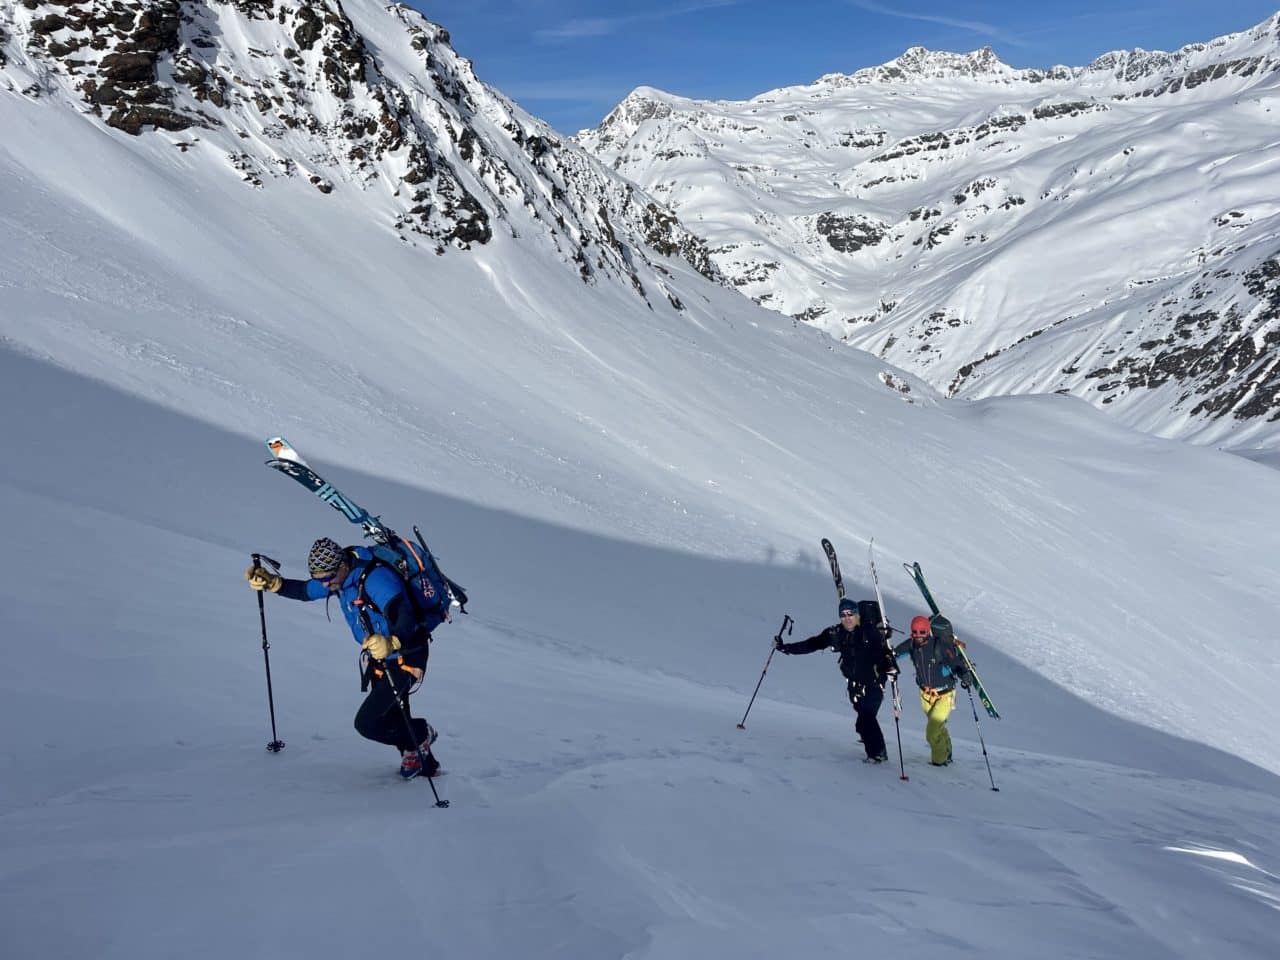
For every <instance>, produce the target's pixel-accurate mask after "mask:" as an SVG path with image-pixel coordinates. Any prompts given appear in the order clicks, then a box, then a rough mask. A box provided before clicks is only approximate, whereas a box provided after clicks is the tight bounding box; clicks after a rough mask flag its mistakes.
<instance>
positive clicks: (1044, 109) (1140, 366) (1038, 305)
mask: <svg viewBox="0 0 1280 960" xmlns="http://www.w3.org/2000/svg"><path fill="white" fill-rule="evenodd" d="M1278 115H1280V14H1278V15H1277V16H1275V17H1272V18H1270V19H1269V20H1267V21H1266V22H1265V23H1263V24H1260V25H1259V26H1257V27H1255V28H1253V29H1251V30H1248V31H1244V32H1241V33H1238V34H1233V35H1230V36H1227V37H1222V38H1219V39H1217V40H1214V41H1212V42H1209V43H1204V44H1192V45H1189V46H1187V47H1184V48H1182V49H1181V50H1178V51H1176V52H1174V53H1161V52H1148V51H1141V50H1138V51H1119V52H1114V53H1111V54H1107V55H1105V56H1103V57H1100V58H1098V59H1097V60H1096V61H1094V63H1092V64H1090V65H1088V66H1087V67H1079V68H1065V67H1061V68H1054V69H1052V70H1050V71H1025V70H1013V69H1012V68H1009V67H1008V66H1007V65H1005V64H1003V63H1001V62H1000V61H999V60H998V59H997V58H996V57H995V56H994V54H993V53H992V52H991V51H990V50H989V49H984V50H980V51H975V52H973V53H970V54H963V55H962V54H945V53H936V52H932V51H926V50H924V49H923V48H913V49H912V50H909V51H908V52H907V53H906V54H904V55H903V56H902V57H899V58H898V59H896V60H894V61H890V63H888V64H884V65H882V66H880V67H875V68H869V69H866V70H860V71H858V72H856V73H854V74H852V75H849V76H844V75H830V76H827V77H823V78H821V79H820V80H819V81H818V82H816V83H814V84H810V85H807V86H800V87H790V88H785V89H781V90H775V91H771V92H769V93H765V94H761V95H760V96H757V97H755V98H753V99H751V100H748V101H744V102H741V103H730V102H701V101H689V100H683V99H681V98H677V97H671V96H669V95H666V94H662V93H660V92H658V91H653V90H651V89H648V88H644V89H641V90H637V91H635V92H633V93H632V94H631V95H630V96H629V97H628V98H627V99H626V100H625V101H624V102H623V103H622V104H620V105H619V106H618V107H617V108H616V109H615V110H614V111H613V112H612V113H611V114H610V115H609V116H608V117H607V118H606V119H605V121H604V122H603V123H602V124H601V126H600V127H599V128H598V129H597V130H594V131H584V132H582V133H581V134H579V136H578V139H579V141H580V142H582V143H583V144H584V145H586V146H587V147H588V148H590V149H591V150H592V151H593V152H594V153H596V154H597V155H598V156H599V157H600V158H601V159H602V160H605V161H606V162H608V163H610V164H611V165H612V166H613V167H614V168H615V169H617V170H618V171H619V172H621V173H623V174H624V175H626V176H628V177H630V178H631V179H634V180H636V181H637V182H638V183H640V184H641V185H642V186H643V187H645V189H647V190H649V191H650V192H652V193H654V194H656V195H657V196H659V197H660V198H661V199H662V200H663V201H665V202H666V203H667V204H669V205H670V206H671V207H672V208H673V209H674V210H675V211H676V213H677V214H678V215H679V216H680V218H681V219H682V220H683V221H684V222H685V223H686V224H687V225H689V226H690V227H691V229H694V230H695V231H696V232H698V233H699V234H700V235H701V236H703V237H705V238H706V239H707V241H708V243H709V245H710V247H711V250H712V255H713V256H712V258H713V260H714V262H715V263H716V264H717V265H718V266H719V268H720V269H721V270H722V272H723V273H724V275H725V277H726V279H727V280H728V281H729V282H730V283H732V284H733V285H734V286H736V287H737V288H738V289H740V290H741V291H742V292H744V293H746V294H747V295H748V296H751V297H752V298H753V299H755V300H756V301H757V302H759V303H761V304H763V305H765V306H768V307H770V308H772V309H775V310H778V311H780V312H782V313H785V314H788V315H790V316H793V317H796V318H798V319H801V320H804V321H806V322H809V323H812V324H814V325H816V326H818V327H820V328H822V329H824V330H826V331H828V332H829V333H831V334H833V335H835V336H837V337H839V338H841V339H844V340H847V341H848V342H850V343H853V344H855V345H858V346H861V347H863V348H865V349H871V350H874V351H875V352H876V353H877V354H879V355H881V356H883V357H885V358H886V359H889V360H892V361H893V362H894V363H896V364H898V365H900V366H903V367H906V368H908V369H911V370H913V371H914V372H916V373H919V374H920V375H922V376H924V377H925V378H926V379H928V380H929V381H930V382H932V383H933V384H934V385H935V386H937V387H938V388H939V389H941V390H944V391H945V392H947V393H949V394H953V395H959V396H966V397H981V396H992V395H998V394H1006V393H1023V392H1034V393H1048V392H1069V393H1072V394H1074V395H1077V396H1080V397H1083V398H1085V399H1087V400H1089V401H1090V402H1092V403H1094V404H1096V405H1098V406H1100V407H1102V408H1104V409H1106V410H1107V411H1108V412H1109V413H1111V414H1113V415H1116V416H1118V417H1119V418H1120V419H1121V420H1122V421H1123V422H1125V423H1128V424H1131V425H1133V426H1136V427H1138V428H1140V429H1144V430H1150V431H1153V432H1156V433H1159V434H1162V435H1169V436H1178V437H1183V438H1188V439H1192V440H1195V441H1197V442H1203V443H1213V444H1217V445H1220V446H1228V447H1232V448H1236V449H1241V450H1244V451H1265V450H1267V449H1271V448H1274V447H1275V445H1276V443H1277V442H1278V441H1280V426H1277V424H1278V423H1280V364H1278V362H1277V360H1276V357H1277V356H1280V350H1278V349H1277V347H1280V308H1278V307H1277V297H1278V296H1280V287H1277V280H1276V277H1277V274H1278V273H1280V259H1278V258H1280V218H1278V216H1277V213H1278V209H1277V206H1276V204H1275V202H1274V200H1273V198H1274V197H1275V196H1277V195H1280V181H1278V180H1277V176H1280V168H1277V166H1276V164H1275V145H1274V137H1273V135H1272V133H1271V131H1272V130H1273V128H1274V124H1275V119H1274V118H1275V117H1276V116H1278Z"/></svg>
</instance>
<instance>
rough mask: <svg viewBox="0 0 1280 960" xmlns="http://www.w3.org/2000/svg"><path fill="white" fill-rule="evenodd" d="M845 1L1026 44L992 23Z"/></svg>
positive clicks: (861, 7) (889, 14)
mask: <svg viewBox="0 0 1280 960" xmlns="http://www.w3.org/2000/svg"><path fill="white" fill-rule="evenodd" d="M846 2H847V3H848V4H849V5H850V6H852V7H857V8H858V9H859V10H865V11H867V12H868V13H879V14H882V15H883V16H886V17H898V18H900V19H902V20H921V21H923V22H925V23H938V24H941V25H942V26H944V27H956V28H957V29H959V30H969V31H972V32H973V33H977V34H981V35H982V36H985V37H991V38H992V39H993V40H999V41H1000V42H1001V43H1007V44H1009V45H1010V46H1013V47H1025V46H1027V45H1028V44H1026V43H1025V42H1023V41H1022V40H1020V39H1019V38H1017V37H1015V36H1013V35H1012V34H1010V33H1006V32H1005V31H1004V30H1002V29H1000V28H999V27H997V26H995V25H994V24H990V23H983V22H982V21H981V20H957V19H956V18H954V17H940V16H937V15H936V14H932V13H913V12H912V11H910V10H897V9H895V8H893V7H886V6H885V5H884V4H881V3H876V2H874V0H846Z"/></svg>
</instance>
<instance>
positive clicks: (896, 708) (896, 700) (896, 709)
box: [889, 676, 911, 780]
mask: <svg viewBox="0 0 1280 960" xmlns="http://www.w3.org/2000/svg"><path fill="white" fill-rule="evenodd" d="M889 682H890V683H891V684H893V729H894V730H896V731H897V732H898V771H899V774H900V775H899V777H898V779H899V780H910V779H911V778H910V777H908V776H907V766H906V763H905V762H904V761H903V759H902V724H901V723H900V722H899V720H898V718H899V717H901V716H902V698H901V697H900V696H898V678H897V677H896V676H895V677H894V678H893V679H892V680H890V681H889Z"/></svg>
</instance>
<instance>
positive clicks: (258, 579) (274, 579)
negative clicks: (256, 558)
mask: <svg viewBox="0 0 1280 960" xmlns="http://www.w3.org/2000/svg"><path fill="white" fill-rule="evenodd" d="M244 578H245V579H246V580H248V581H249V586H250V587H252V588H253V589H254V590H270V591H271V592H272V593H279V592H280V587H281V586H283V584H284V577H282V576H280V574H278V573H272V572H271V571H270V570H268V569H267V568H266V567H250V568H249V569H248V570H246V571H245V572H244Z"/></svg>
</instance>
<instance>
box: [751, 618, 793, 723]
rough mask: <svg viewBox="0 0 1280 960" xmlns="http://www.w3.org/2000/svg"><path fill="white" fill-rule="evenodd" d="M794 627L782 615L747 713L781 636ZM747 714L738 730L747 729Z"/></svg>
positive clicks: (791, 622) (790, 620) (789, 619)
mask: <svg viewBox="0 0 1280 960" xmlns="http://www.w3.org/2000/svg"><path fill="white" fill-rule="evenodd" d="M793 626H795V621H794V620H792V619H791V615H790V614H783V616H782V626H781V627H779V628H778V635H777V636H775V637H774V638H773V646H772V647H771V648H770V649H769V656H768V658H767V659H766V660H765V662H764V669H763V670H761V671H760V679H759V680H757V681H756V689H755V692H753V693H752V694H751V702H750V703H748V704H747V713H750V712H751V706H752V704H754V703H755V702H756V694H757V693H759V692H760V684H762V683H764V675H765V674H766V673H768V672H769V664H770V663H771V662H772V661H773V655H774V654H775V653H777V652H778V644H779V643H781V642H782V635H783V634H784V633H785V634H787V636H790V635H791V628H792V627H793ZM747 713H744V714H743V715H742V722H741V723H739V724H738V729H739V730H745V729H747Z"/></svg>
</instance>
